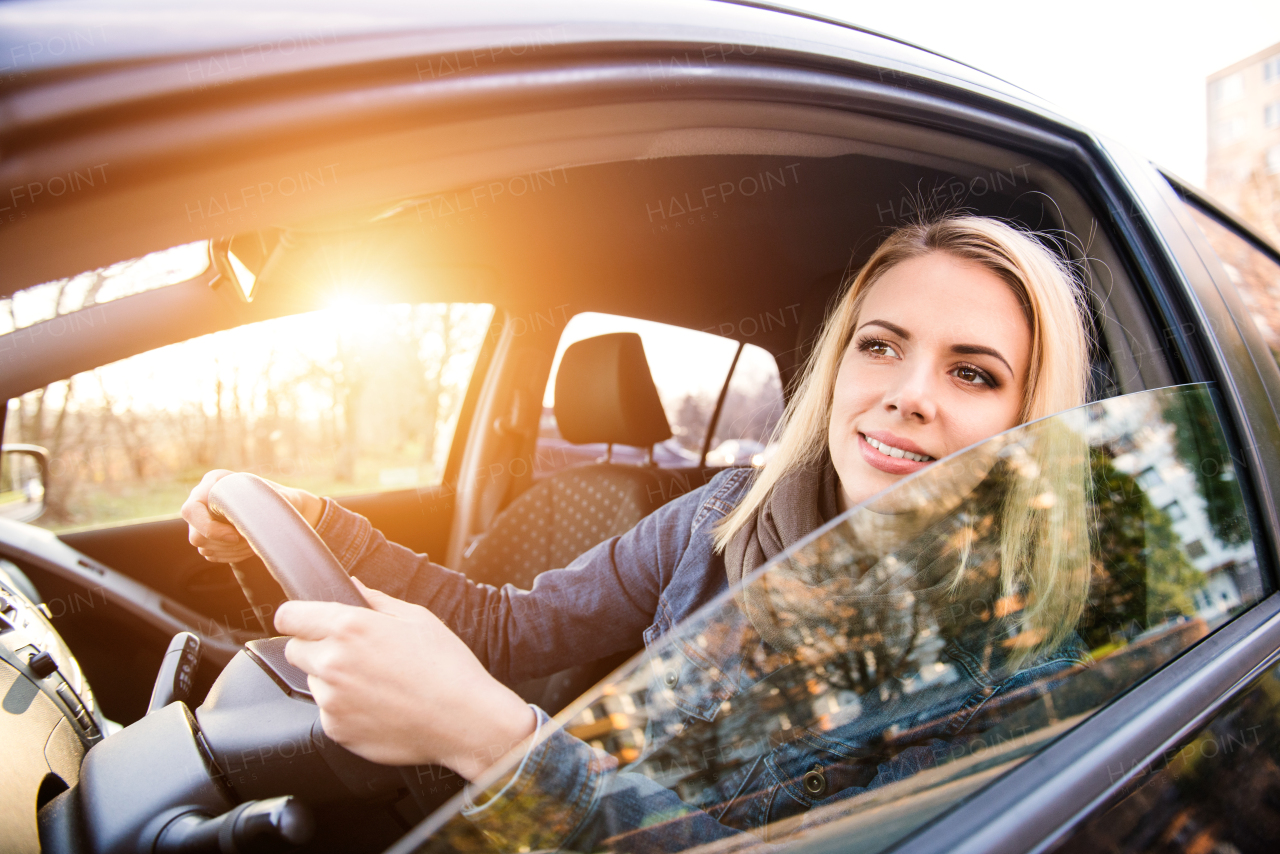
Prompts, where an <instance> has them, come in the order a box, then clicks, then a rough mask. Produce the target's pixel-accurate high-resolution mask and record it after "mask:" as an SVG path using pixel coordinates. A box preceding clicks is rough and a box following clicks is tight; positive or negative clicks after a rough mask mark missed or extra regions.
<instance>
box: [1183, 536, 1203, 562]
mask: <svg viewBox="0 0 1280 854" xmlns="http://www.w3.org/2000/svg"><path fill="white" fill-rule="evenodd" d="M1205 553H1206V552H1205V548H1204V543H1202V542H1200V541H1199V540H1192V541H1191V542H1189V543H1187V557H1189V558H1191V559H1192V560H1198V559H1199V558H1202V557H1204V556H1205Z"/></svg>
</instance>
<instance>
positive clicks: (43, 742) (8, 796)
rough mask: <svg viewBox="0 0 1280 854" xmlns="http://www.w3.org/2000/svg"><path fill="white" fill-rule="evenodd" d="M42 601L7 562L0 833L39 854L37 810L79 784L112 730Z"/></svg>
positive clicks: (1, 588)
mask: <svg viewBox="0 0 1280 854" xmlns="http://www.w3.org/2000/svg"><path fill="white" fill-rule="evenodd" d="M38 598H39V597H38V596H37V595H36V592H35V588H34V587H33V586H32V585H31V582H30V581H29V580H28V579H27V577H26V575H25V574H24V573H23V572H22V571H21V570H20V569H18V567H17V566H15V565H14V564H12V563H10V562H9V561H6V560H0V695H2V696H3V701H2V702H0V706H3V711H0V750H3V752H4V761H3V762H0V769H3V770H2V771H0V813H2V814H0V827H3V828H4V832H5V835H6V836H8V837H9V842H10V844H14V843H16V844H15V845H14V847H15V848H16V849H17V850H27V849H31V850H35V849H38V848H39V837H38V828H37V824H36V813H37V811H38V810H39V808H40V807H42V806H44V805H45V804H46V803H48V802H49V801H51V800H52V799H53V798H55V797H57V796H58V795H59V794H61V793H62V792H63V791H65V790H67V789H68V788H70V787H71V786H74V785H76V783H77V782H79V776H80V763H81V761H82V760H83V758H84V755H85V752H86V751H88V749H89V748H90V747H92V746H93V745H94V744H96V743H98V742H99V741H101V740H102V739H103V737H104V735H105V734H106V732H107V726H108V724H107V721H106V719H105V718H103V716H102V714H101V712H100V711H99V710H98V707H97V703H96V702H95V701H94V696H93V691H92V690H91V689H90V688H89V684H88V682H87V681H85V678H84V674H83V673H81V671H80V666H79V664H77V662H76V659H75V657H74V656H73V655H72V654H71V651H70V650H69V649H68V648H67V646H66V644H65V643H63V641H62V638H60V637H59V636H58V633H57V632H56V631H54V628H53V626H52V624H51V623H50V622H49V613H48V610H47V606H44V605H37V604H35V601H36V600H37V599H38Z"/></svg>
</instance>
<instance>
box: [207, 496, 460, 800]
mask: <svg viewBox="0 0 1280 854" xmlns="http://www.w3.org/2000/svg"><path fill="white" fill-rule="evenodd" d="M208 503H209V509H210V511H211V512H212V513H213V515H214V516H215V517H222V518H223V519H225V520H226V521H228V522H230V523H231V524H232V525H234V526H235V527H236V529H237V530H238V531H239V532H240V534H241V535H242V536H243V537H244V538H245V539H246V540H247V541H248V542H249V545H250V546H251V547H252V548H253V551H254V552H255V553H256V554H257V555H258V556H259V557H260V558H261V559H262V562H263V563H264V564H266V567H267V570H268V571H269V572H270V573H271V575H272V577H274V578H275V580H276V581H277V582H278V583H279V584H280V586H281V588H283V589H284V592H285V595H286V596H288V597H289V598H290V599H297V600H307V601H313V602H339V603H342V604H344V605H353V606H356V607H363V608H367V607H369V605H368V603H367V602H366V601H365V600H364V597H363V596H361V595H360V591H359V590H357V589H356V586H355V584H353V583H352V581H351V578H350V577H349V576H348V575H347V573H346V571H344V570H343V568H342V565H341V564H339V563H338V560H337V558H335V557H334V555H333V552H331V551H330V550H329V547H328V546H326V545H325V543H324V541H323V540H321V539H320V537H319V535H317V534H316V532H315V531H313V530H312V529H311V526H310V525H308V524H307V522H306V520H305V519H303V518H302V515H301V514H300V513H299V512H298V511H297V510H296V509H294V507H293V505H292V504H290V503H289V502H288V501H287V500H286V499H285V498H284V497H283V496H281V495H280V494H279V493H278V492H276V491H275V490H274V489H273V488H272V487H271V485H270V484H268V483H267V482H266V481H264V480H263V479H262V478H260V477H257V476H256V475H252V474H248V473H243V472H242V473H237V474H232V475H228V476H227V477H224V478H223V479H221V480H219V481H218V482H217V483H216V484H214V486H213V488H212V489H211V490H210V492H209V502H208ZM237 578H238V579H240V581H241V585H242V586H246V585H245V582H244V579H243V577H242V576H241V575H240V574H239V573H237ZM245 595H246V596H249V598H250V603H251V604H256V603H253V599H252V596H251V595H250V593H249V590H248V589H246V590H245ZM255 610H256V607H255ZM287 642H288V638H284V637H276V638H268V639H265V640H256V641H250V642H249V643H247V644H246V645H245V646H246V652H245V653H241V654H239V655H237V656H236V657H235V658H234V659H233V660H232V663H231V664H229V665H228V666H227V668H226V669H224V670H223V673H222V675H221V676H219V678H218V683H215V685H214V689H212V690H211V691H210V693H209V700H207V701H206V703H205V705H204V706H201V708H200V709H199V710H197V717H198V718H199V719H200V722H201V724H202V725H204V726H205V727H206V730H210V729H213V730H219V732H217V733H214V732H208V731H207V732H206V735H208V736H210V741H211V742H212V743H213V747H214V752H215V753H222V752H226V753H228V754H233V753H234V752H235V750H240V751H241V752H243V750H244V749H245V748H246V746H247V742H245V741H244V738H245V737H246V736H245V734H244V733H243V732H237V733H235V736H234V737H233V738H231V739H227V738H225V737H224V734H226V735H230V733H229V732H228V731H229V730H240V729H241V725H242V724H243V721H244V720H245V716H244V714H243V712H244V708H239V709H234V708H233V709H228V710H227V711H235V712H236V714H235V715H234V716H229V715H226V714H220V713H219V709H218V706H220V705H222V706H226V705H227V704H230V705H232V706H233V707H235V706H240V704H241V700H240V698H241V697H245V698H246V700H247V701H248V703H249V706H250V707H252V708H254V709H256V710H258V711H259V712H260V713H263V714H267V713H269V714H271V715H272V716H273V717H276V718H278V719H284V718H292V719H297V718H298V715H299V713H301V715H302V718H301V719H300V720H299V721H298V724H295V725H293V726H292V727H288V728H286V730H289V731H290V732H286V731H283V730H282V731H281V732H280V734H279V735H278V736H277V737H276V738H275V741H276V743H275V744H274V745H267V746H266V747H265V748H264V747H262V746H258V747H257V748H256V749H257V750H258V751H259V753H261V752H262V751H263V750H264V749H265V750H273V751H274V752H275V753H276V754H277V755H279V756H281V757H283V756H285V753H286V750H287V749H294V748H287V747H286V745H288V744H299V743H302V742H304V741H305V740H306V739H307V738H310V739H311V740H312V741H313V742H317V743H320V744H321V745H322V746H321V748H320V749H319V750H318V751H317V752H318V753H320V754H321V755H322V757H323V759H324V762H325V764H326V765H327V766H328V767H329V768H330V769H331V770H332V771H334V772H335V773H336V774H337V776H338V777H339V778H340V779H341V781H342V783H343V784H344V786H345V789H346V790H347V791H349V792H351V793H352V794H356V795H360V794H361V793H363V794H365V795H368V794H370V793H377V792H385V791H386V790H387V785H388V783H389V781H388V778H387V775H388V774H391V775H392V778H393V779H394V778H395V776H396V772H397V771H398V772H399V774H398V777H399V780H400V781H401V787H407V788H408V790H409V793H410V794H411V795H412V796H413V798H414V800H415V801H416V802H417V804H418V806H419V808H420V809H422V810H423V813H424V814H427V813H429V812H430V811H431V809H432V808H433V807H434V806H436V805H438V804H439V803H442V802H443V800H444V799H445V798H446V797H447V796H448V795H451V794H452V793H453V790H454V789H456V786H454V785H448V786H446V787H445V794H444V797H441V796H440V795H438V794H436V793H437V792H438V791H440V787H439V786H438V785H436V784H438V783H439V782H440V781H441V779H442V778H446V777H453V778H454V779H457V778H456V775H453V774H452V772H449V771H447V770H446V769H443V768H436V767H433V766H420V767H402V768H392V767H389V766H385V765H378V764H376V763H373V762H368V761H367V760H364V759H362V758H360V757H358V756H356V755H355V754H353V753H350V752H349V751H347V750H346V749H345V748H342V747H341V746H340V745H337V744H336V743H334V742H332V741H331V740H328V739H327V738H326V737H325V736H324V735H323V730H322V728H321V727H320V723H319V708H318V707H316V706H315V705H314V701H313V700H312V698H311V696H310V687H309V685H308V683H307V677H306V674H305V673H303V672H302V671H301V670H299V669H298V668H296V667H294V666H293V665H292V664H290V663H289V662H288V661H287V660H286V659H285V657H284V646H285V644H286V643H287ZM242 659H243V660H242ZM255 665H256V666H255ZM264 676H265V677H269V678H268V679H267V683H266V684H265V685H263V686H262V688H260V689H258V690H256V691H250V690H249V688H248V685H249V683H250V682H253V681H255V680H258V681H261V680H262V679H263V678H264ZM272 680H274V683H275V685H274V688H273V687H269V686H270V682H271V681H272ZM219 683H225V685H224V687H223V688H222V689H221V690H220V689H219ZM263 689H265V690H263ZM280 689H282V690H280ZM264 694H266V695H267V696H263V695H264ZM249 695H254V696H252V697H251V698H250V696H249ZM303 704H306V705H309V706H310V708H311V710H313V711H312V712H306V711H303V710H302V709H300V708H299V706H300V705H303ZM312 714H313V716H311V715H312ZM220 723H223V724H227V723H229V724H230V725H229V726H220V725H219V724H220ZM277 729H280V728H279V727H277ZM281 738H283V739H284V741H283V742H282V741H281V740H280V739H281ZM223 741H234V742H237V743H235V744H234V745H233V744H230V743H229V744H228V745H227V749H226V750H225V751H222V750H219V746H220V743H221V742H223ZM290 760H291V761H290V763H289V764H291V765H292V764H294V763H293V761H292V757H290ZM262 770H264V771H266V770H268V769H262ZM279 770H281V771H284V772H285V773H284V774H283V776H282V777H280V778H277V779H278V780H279V782H280V783H282V784H284V783H286V782H287V780H288V779H289V778H293V777H294V774H292V773H290V772H288V771H285V769H283V768H282V769H279ZM297 770H301V767H299V768H298V769H297ZM253 776H254V780H253V781H251V782H246V784H245V785H246V786H250V785H255V784H256V783H257V781H258V780H259V778H262V777H268V778H269V777H271V776H272V775H271V774H262V773H255V774H254V775H253ZM279 794H284V792H280V793H279Z"/></svg>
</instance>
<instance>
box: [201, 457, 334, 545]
mask: <svg viewBox="0 0 1280 854" xmlns="http://www.w3.org/2000/svg"><path fill="white" fill-rule="evenodd" d="M230 474H235V472H232V471H228V470H226V469H214V470H213V471H211V472H209V473H208V474H206V475H205V476H204V477H203V478H202V479H201V480H200V482H199V483H198V484H196V487H195V489H193V490H191V494H190V495H189V496H187V500H186V501H185V502H183V504H182V518H183V519H185V520H187V531H188V536H187V539H188V540H189V541H190V542H191V545H193V546H195V547H196V549H197V550H199V552H200V554H202V555H204V559H205V560H207V561H210V562H211V563H236V562H238V561H242V560H247V559H248V558H251V557H253V549H252V548H250V546H249V543H248V542H247V541H246V540H245V538H244V537H242V536H240V532H239V531H237V530H236V528H235V526H234V525H232V524H231V523H230V522H226V521H223V520H221V519H215V518H213V514H212V513H211V512H210V511H209V490H211V489H213V485H214V484H215V483H217V482H218V481H220V480H222V479H223V478H224V477H226V476H227V475H230ZM267 483H268V484H270V485H271V488H272V489H274V490H275V491H276V492H278V493H280V495H281V496H282V497H283V498H284V499H285V500H287V501H288V502H289V503H290V504H292V505H293V506H294V509H296V510H297V511H298V512H299V513H300V514H302V518H303V519H305V520H306V521H307V524H308V525H310V526H311V527H312V528H315V526H316V525H318V524H319V523H320V516H321V514H322V513H323V512H324V501H322V500H321V499H320V498H317V497H316V496H314V495H312V494H311V493H310V492H307V491H306V490H304V489H293V488H291V487H288V486H281V485H280V484H278V483H271V481H269V480H268V481H267Z"/></svg>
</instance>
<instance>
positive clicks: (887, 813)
mask: <svg viewBox="0 0 1280 854" xmlns="http://www.w3.org/2000/svg"><path fill="white" fill-rule="evenodd" d="M1215 413H1216V409H1215V404H1214V392H1213V390H1212V389H1211V388H1210V387H1209V386H1205V385H1194V386H1180V387H1174V388H1168V389H1161V390H1156V391H1149V392H1141V393H1137V394H1132V395H1127V396H1124V397H1118V398H1114V399H1110V400H1106V401H1103V402H1100V403H1095V404H1091V405H1088V406H1085V407H1082V408H1079V409H1075V410H1071V411H1068V412H1064V413H1060V414H1058V415H1054V416H1051V417H1049V418H1045V419H1042V420H1039V421H1036V422H1033V423H1030V424H1027V425H1024V426H1021V427H1018V428H1015V429H1013V430H1010V431H1009V432H1006V433H1004V434H1001V435H999V436H996V437H994V438H991V439H989V440H987V441H985V442H983V443H980V444H978V445H975V446H973V447H971V448H969V449H967V450H965V451H962V452H960V453H958V454H955V455H953V456H952V457H950V458H947V459H945V460H942V461H939V462H938V463H936V464H934V465H931V466H929V467H927V468H926V469H924V470H922V471H920V472H919V473H917V474H916V475H914V476H912V477H910V478H909V479H907V480H905V481H903V482H901V483H899V484H897V485H896V486H895V487H893V488H891V489H889V490H887V491H885V492H883V493H881V494H880V495H878V496H876V497H874V498H872V499H870V500H869V501H867V502H865V503H864V504H862V505H860V506H858V507H855V508H853V509H851V510H849V511H848V512H847V513H844V514H843V515H841V516H840V517H838V518H837V519H835V520H833V521H831V522H830V523H829V524H827V525H826V526H824V527H823V528H821V529H820V530H818V531H817V532H815V533H814V534H813V535H812V536H810V537H809V538H807V540H805V541H803V542H801V543H799V544H797V545H796V546H795V547H794V548H791V549H789V550H788V551H786V552H784V553H783V554H781V555H779V556H778V557H777V558H775V559H774V560H772V561H770V562H769V563H767V564H766V565H765V566H764V567H762V568H761V569H760V570H759V571H758V572H756V573H754V574H752V575H751V576H749V577H748V578H747V579H745V580H744V583H743V584H742V585H740V586H739V587H737V588H733V589H730V590H729V591H728V593H727V594H725V595H723V596H722V597H720V598H719V599H718V600H716V601H714V602H712V603H711V604H710V605H708V606H707V607H705V608H703V609H702V610H700V611H699V612H698V613H697V614H695V615H694V616H693V617H692V618H690V619H688V620H687V621H685V622H684V623H682V624H679V625H676V626H674V627H673V628H671V629H670V630H669V631H667V632H666V633H665V634H664V635H663V636H662V637H661V638H660V639H657V640H655V641H654V642H652V643H651V644H650V646H649V649H648V650H647V651H646V652H645V653H644V654H642V655H640V656H638V657H636V658H635V659H633V660H631V661H630V662H629V663H627V664H626V665H625V666H623V667H622V668H620V669H619V670H617V671H616V672H615V673H613V674H612V675H611V676H610V677H608V678H607V679H605V680H604V681H603V682H601V683H600V684H599V685H597V686H596V687H595V688H594V689H593V690H591V691H590V692H588V693H587V694H586V695H585V696H583V697H582V698H580V699H579V700H578V701H577V702H575V703H573V704H571V705H570V706H569V707H568V708H566V709H565V710H564V711H563V712H562V713H561V714H560V715H558V716H557V717H556V718H555V719H554V720H553V721H551V722H550V723H548V724H544V725H543V727H542V728H541V730H540V732H539V733H538V736H537V739H536V742H537V744H536V746H535V747H534V748H532V749H531V750H530V751H529V752H528V753H527V755H526V751H525V750H524V748H523V747H522V748H521V749H519V750H516V751H514V752H513V754H512V755H510V756H508V757H507V758H506V759H505V760H504V761H503V762H501V763H499V766H500V767H499V768H497V769H495V771H494V772H493V776H492V777H491V778H490V779H488V780H483V781H480V782H481V784H487V785H481V786H473V787H472V791H471V792H470V793H469V797H470V798H471V804H472V805H471V806H466V808H465V809H464V803H463V801H462V800H461V799H460V798H458V799H455V801H454V802H451V803H450V805H448V806H446V807H445V808H444V809H442V810H441V811H439V812H438V813H437V814H436V815H435V816H433V817H432V818H430V819H428V820H427V821H426V822H424V824H423V825H421V826H420V827H418V828H417V829H416V830H415V831H414V833H412V834H410V836H409V837H407V838H406V839H405V840H402V842H401V844H400V846H398V847H397V850H405V851H407V850H427V849H432V850H450V849H452V850H458V851H468V850H472V849H476V850H481V849H484V850H493V849H497V850H510V851H517V852H519V851H530V850H538V849H560V848H563V849H566V850H575V851H606V850H607V851H613V850H646V851H649V850H662V851H674V850H684V849H687V848H692V847H699V846H703V845H706V844H709V843H715V844H716V846H718V847H724V846H727V847H733V848H736V847H739V846H743V845H757V844H764V843H769V844H771V845H772V844H779V843H782V844H786V843H788V842H790V841H792V840H796V839H802V838H812V836H813V835H814V834H823V833H839V834H840V838H841V839H842V840H854V841H851V842H848V843H847V845H846V844H845V843H842V845H845V847H849V846H851V847H852V849H853V850H859V851H875V850H880V849H881V848H883V847H885V846H887V845H889V844H891V843H893V842H894V841H895V840H897V839H899V838H901V837H902V836H903V835H904V834H906V833H908V832H910V831H911V830H913V829H915V828H917V827H918V826H920V825H921V824H922V823H924V822H926V821H928V820H929V819H931V818H933V817H935V816H937V815H938V814H939V813H941V812H942V811H943V810H945V809H946V808H948V807H949V806H952V805H954V804H955V803H956V802H958V801H959V800H961V799H963V798H965V797H968V796H971V795H973V794H974V793H975V792H976V791H977V790H978V789H979V788H980V787H981V786H983V785H985V784H986V783H988V782H990V781H991V780H992V779H993V778H995V777H996V776H998V775H999V774H1001V773H1002V772H1004V771H1006V770H1008V769H1010V768H1011V767H1013V766H1014V765H1016V764H1017V763H1018V762H1020V761H1022V760H1023V759H1025V758H1027V757H1028V756H1030V755H1032V754H1033V753H1035V752H1037V751H1038V750H1040V749H1042V748H1043V747H1044V746H1045V745H1047V744H1048V743H1049V742H1050V741H1052V740H1053V739H1054V738H1056V737H1057V736H1059V735H1061V734H1062V733H1063V732H1064V731H1066V730H1068V729H1069V728H1071V727H1072V726H1074V725H1075V724H1077V723H1078V722H1080V721H1081V720H1082V719H1083V718H1085V717H1086V716H1088V715H1089V714H1091V713H1092V712H1093V711H1095V710H1097V709H1098V708H1099V707H1101V706H1102V705H1103V704H1105V703H1107V702H1108V701H1109V700H1111V699H1112V698H1114V697H1115V696H1117V695H1118V694H1119V693H1121V692H1123V691H1124V690H1126V689H1127V688H1129V687H1131V686H1132V685H1134V684H1135V683H1136V682H1137V681H1138V680H1139V679H1141V678H1142V677H1143V676H1145V675H1146V674H1149V673H1150V672H1152V671H1153V670H1154V669H1156V668H1158V667H1159V666H1161V665H1162V664H1164V663H1165V662H1167V661H1169V660H1170V659H1171V658H1172V657H1173V656H1175V655H1176V654H1178V653H1179V652H1180V651H1182V650H1183V649H1185V648H1187V647H1188V646H1190V645H1191V644H1193V643H1194V642H1196V641H1197V640H1199V639H1201V638H1203V637H1204V636H1205V635H1206V634H1208V633H1209V632H1211V631H1213V630H1214V628H1216V627H1217V626H1218V625H1220V624H1221V623H1222V622H1224V621H1225V620H1227V619H1228V618H1229V617H1230V616H1231V615H1232V614H1233V613H1234V612H1236V611H1238V610H1239V609H1240V608H1242V607H1244V606H1246V605H1248V604H1249V603H1250V602H1252V601H1255V600H1256V599H1258V598H1259V597H1260V595H1261V592H1262V591H1261V585H1260V583H1259V576H1258V571H1257V563H1256V560H1255V555H1254V550H1253V546H1252V543H1251V537H1250V528H1249V524H1248V521H1247V518H1246V515H1245V511H1244V506H1243V501H1242V498H1241V492H1240V487H1239V483H1238V482H1237V480H1236V478H1235V474H1234V472H1235V469H1234V467H1233V465H1232V461H1231V455H1230V453H1229V450H1228V447H1227V444H1226V442H1225V440H1224V437H1223V434H1222V432H1221V430H1220V428H1219V426H1218V420H1217V416H1216V414H1215ZM475 804H478V805H479V807H478V808H477V807H476V806H474V805H475Z"/></svg>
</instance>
